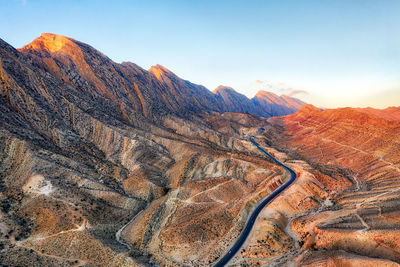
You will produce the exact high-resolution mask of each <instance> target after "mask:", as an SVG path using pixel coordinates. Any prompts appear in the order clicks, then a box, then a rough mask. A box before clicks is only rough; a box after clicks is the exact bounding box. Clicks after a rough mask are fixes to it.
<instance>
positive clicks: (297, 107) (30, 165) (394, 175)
mask: <svg viewBox="0 0 400 267" xmlns="http://www.w3.org/2000/svg"><path fill="white" fill-rule="evenodd" d="M398 111H399V108H398V107H391V108H388V109H384V110H378V109H372V108H366V109H359V108H340V109H325V110H321V109H319V108H316V107H314V106H312V105H307V104H305V103H304V102H302V101H301V100H298V99H296V98H292V97H289V96H284V95H282V96H277V95H275V94H273V93H270V92H265V91H260V92H258V93H257V94H256V96H255V97H254V98H252V99H249V98H247V97H246V96H244V95H242V94H240V93H238V92H236V91H235V90H233V89H232V88H230V87H227V86H219V87H218V88H216V89H215V90H214V91H213V92H211V91H209V90H208V89H207V88H205V87H203V86H201V85H196V84H193V83H191V82H189V81H186V80H183V79H181V78H179V77H178V76H176V75H175V74H174V73H172V72H171V71H170V70H168V69H166V68H165V67H163V66H161V65H156V66H153V67H151V68H150V69H149V70H148V71H147V70H144V69H142V68H141V67H139V66H137V65H135V64H134V63H130V62H124V63H121V64H118V63H115V62H113V61H112V60H110V59H109V58H108V57H106V56H105V55H103V54H102V53H101V52H99V51H97V50H96V49H94V48H92V47H91V46H89V45H87V44H84V43H81V42H79V41H76V40H74V39H71V38H68V37H64V36H60V35H55V34H49V33H46V34H42V35H41V36H40V37H38V38H37V39H35V40H34V41H33V42H31V43H30V44H27V45H26V46H24V47H22V48H20V49H18V50H17V49H15V48H13V47H12V46H10V45H9V44H7V43H6V42H5V41H2V40H0V112H1V116H0V201H1V208H0V247H1V250H0V262H1V263H2V264H4V265H11V266H27V265H30V266H154V265H158V266H209V265H213V264H214V263H215V262H217V261H218V259H219V258H220V257H221V256H222V255H224V254H225V253H228V251H229V248H230V247H231V246H232V244H233V243H234V242H235V240H236V239H237V237H238V236H239V234H240V232H241V230H242V229H243V226H244V224H245V223H246V220H247V218H248V216H249V214H250V213H251V211H252V210H253V209H254V207H255V206H256V205H257V203H258V202H259V201H260V200H262V199H263V198H265V197H266V196H268V195H269V194H270V193H271V191H272V190H273V189H274V188H276V187H277V186H278V185H280V184H282V183H284V182H285V181H287V179H288V178H289V175H288V173H287V171H285V169H283V168H282V167H281V166H279V165H277V164H276V163H275V162H273V161H271V160H268V159H266V158H265V156H264V154H263V153H261V152H260V151H259V150H258V149H257V148H256V147H254V146H253V145H252V144H251V143H250V142H249V139H248V138H249V136H256V137H255V138H254V140H255V141H256V142H257V143H258V144H259V145H260V146H261V147H263V149H265V151H267V152H268V153H270V154H271V155H272V156H273V157H275V158H276V159H277V160H279V161H280V162H284V163H285V164H286V165H287V166H290V168H292V169H293V170H294V171H295V172H296V175H297V179H296V181H295V182H294V183H293V184H292V185H291V186H290V187H289V188H287V190H285V191H284V192H282V194H280V195H279V196H277V197H276V198H275V199H274V200H273V202H271V204H270V205H268V207H266V208H265V209H264V210H263V211H262V213H261V214H260V216H259V218H258V219H257V221H256V223H255V225H254V228H253V231H252V233H251V234H250V236H249V237H248V239H247V241H246V243H245V244H244V246H243V247H242V248H241V249H240V251H239V252H238V253H237V255H235V257H234V258H233V259H232V261H231V264H233V265H245V266H259V265H268V264H269V265H299V266H343V265H348V266H360V265H365V266H398V264H399V263H400V256H399V255H400V243H399V241H398V239H397V236H398V234H399V232H398V229H399V228H398V227H399V222H400V213H399V205H398V204H399V201H398V199H399V198H400V193H399V192H400V191H399V190H398V186H399V183H400V179H399V178H400V166H399V164H400V158H399V153H398V151H399V150H400V121H399V116H398ZM260 128H262V129H264V131H260ZM260 132H262V134H260Z"/></svg>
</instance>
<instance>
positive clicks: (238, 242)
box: [215, 128, 297, 267]
mask: <svg viewBox="0 0 400 267" xmlns="http://www.w3.org/2000/svg"><path fill="white" fill-rule="evenodd" d="M263 132H264V128H260V132H259V134H258V135H260V134H262V133H263ZM249 140H250V142H251V143H252V144H253V145H255V146H256V147H257V148H258V149H259V150H260V151H261V152H263V153H264V154H265V155H267V157H269V158H270V159H271V160H272V161H274V162H275V163H276V164H278V165H279V166H282V167H283V168H284V169H285V170H287V171H288V172H289V173H290V179H289V180H288V181H287V182H286V183H284V184H283V185H282V186H281V187H279V188H277V189H276V190H274V191H273V192H272V193H271V194H269V195H268V196H267V197H266V198H264V199H263V200H262V201H261V202H260V203H258V205H257V206H256V208H255V209H254V210H253V212H252V213H251V214H250V217H249V218H248V220H247V223H246V225H245V227H244V229H243V231H242V233H241V234H240V236H239V238H238V239H237V240H236V242H235V244H234V245H233V246H232V247H231V249H230V250H229V251H228V253H226V254H225V256H223V257H222V258H221V259H220V260H219V261H218V262H217V264H215V267H220V266H225V264H227V263H228V262H229V261H230V260H231V259H232V258H233V256H235V254H236V253H237V252H238V251H239V249H240V248H241V247H242V245H243V244H244V242H245V241H246V238H247V237H248V235H249V234H250V231H251V229H252V228H253V225H254V222H255V221H256V219H257V216H258V215H259V214H260V212H261V210H262V209H263V208H264V207H265V206H266V205H267V204H268V203H270V202H271V201H272V200H273V199H274V198H275V197H276V196H277V195H279V194H280V193H281V192H282V191H283V190H285V189H286V188H288V187H289V186H290V185H291V184H292V183H293V182H294V181H295V180H296V178H297V175H296V173H295V172H294V171H293V170H292V169H291V168H289V167H288V166H286V165H285V164H283V163H281V162H279V161H278V160H276V159H275V158H274V157H272V156H271V155H270V154H268V152H267V151H265V150H264V149H262V148H261V147H260V146H259V145H258V144H257V143H256V142H255V141H254V136H250V138H249Z"/></svg>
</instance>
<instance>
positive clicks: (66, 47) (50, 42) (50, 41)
mask: <svg viewBox="0 0 400 267" xmlns="http://www.w3.org/2000/svg"><path fill="white" fill-rule="evenodd" d="M71 48H76V44H75V43H74V40H73V39H71V38H68V37H65V36H62V35H58V34H54V33H42V34H41V35H40V36H39V37H38V38H36V39H34V40H33V41H32V42H30V43H29V44H27V45H25V46H23V47H22V48H20V49H18V50H19V51H25V50H46V51H49V52H50V53H55V52H63V51H64V52H68V51H71Z"/></svg>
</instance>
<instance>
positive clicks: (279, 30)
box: [0, 0, 400, 108]
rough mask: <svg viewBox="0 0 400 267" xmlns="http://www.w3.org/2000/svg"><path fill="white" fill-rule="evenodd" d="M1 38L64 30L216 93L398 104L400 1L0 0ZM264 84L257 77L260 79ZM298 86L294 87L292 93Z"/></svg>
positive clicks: (19, 39)
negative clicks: (269, 93) (232, 90)
mask: <svg viewBox="0 0 400 267" xmlns="http://www.w3.org/2000/svg"><path fill="white" fill-rule="evenodd" d="M0 6H1V9H2V11H1V13H2V16H0V38H2V39H3V40H5V41H7V42H9V43H10V44H11V45H13V46H15V47H21V46H23V45H24V44H26V43H29V42H30V41H32V40H33V39H34V38H36V37H38V36H39V35H40V33H42V32H52V33H57V34H61V35H66V36H69V37H72V38H75V39H77V40H80V41H83V42H85V43H88V44H90V45H92V46H93V47H95V48H96V49H98V50H100V51H101V52H103V53H104V54H106V55H107V56H109V57H110V58H111V59H113V60H114V61H116V62H122V61H131V62H134V63H136V64H138V65H140V66H142V67H144V68H146V69H148V68H149V67H150V66H151V65H154V64H161V65H163V66H165V67H167V68H169V69H170V70H171V71H173V72H175V73H176V74H177V75H178V76H180V77H182V78H184V79H187V80H190V81H192V82H194V83H198V84H203V85H205V86H206V87H207V88H209V89H211V90H213V89H214V88H215V87H217V86H218V85H220V84H223V85H228V86H231V87H233V88H235V89H236V90H237V91H239V92H241V93H244V94H246V95H247V96H249V97H252V96H253V95H254V94H255V93H256V92H257V91H258V90H260V89H266V90H270V91H273V92H276V93H278V94H281V93H286V94H291V93H293V92H294V91H306V92H307V94H306V93H300V94H295V96H296V97H299V98H301V99H303V100H305V101H307V102H309V103H312V104H314V105H317V106H324V107H342V106H373V107H378V108H382V107H386V106H393V105H396V106H400V16H399V14H400V1H397V0H392V1H389V0H379V1H378V0H374V1H370V0H343V1H342V0H335V1H328V0H319V1H300V0H298V1H288V0H287V1H285V0H283V1H278V0H275V1H272V0H269V1H268V0H265V1H251V0H249V1H232V0H231V1H101V0H100V1H88V0H81V1H73V0H71V1H61V0H60V1H47V0H35V1H34V0H0ZM256 80H259V81H258V82H256ZM289 88H290V89H289Z"/></svg>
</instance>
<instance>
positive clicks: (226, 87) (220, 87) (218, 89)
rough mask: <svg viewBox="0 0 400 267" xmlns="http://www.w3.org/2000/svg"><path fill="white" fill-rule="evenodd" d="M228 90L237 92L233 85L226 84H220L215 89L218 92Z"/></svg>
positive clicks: (215, 92)
mask: <svg viewBox="0 0 400 267" xmlns="http://www.w3.org/2000/svg"><path fill="white" fill-rule="evenodd" d="M227 90H230V91H234V92H236V91H235V90H234V89H233V88H232V87H229V86H226V85H219V86H218V87H217V88H215V89H214V91H213V93H214V94H217V93H218V92H221V91H227Z"/></svg>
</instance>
